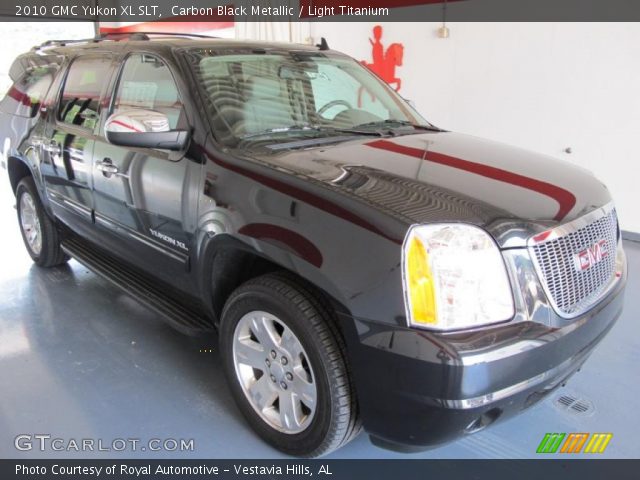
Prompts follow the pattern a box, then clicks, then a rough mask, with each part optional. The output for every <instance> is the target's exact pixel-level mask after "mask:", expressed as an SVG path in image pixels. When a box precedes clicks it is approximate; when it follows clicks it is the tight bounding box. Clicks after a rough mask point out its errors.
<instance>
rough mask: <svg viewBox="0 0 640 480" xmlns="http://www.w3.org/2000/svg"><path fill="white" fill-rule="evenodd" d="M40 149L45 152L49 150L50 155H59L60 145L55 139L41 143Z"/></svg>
mask: <svg viewBox="0 0 640 480" xmlns="http://www.w3.org/2000/svg"><path fill="white" fill-rule="evenodd" d="M42 149H43V150H44V151H45V152H49V153H50V154H51V155H60V145H58V142H56V141H55V140H52V141H51V142H49V143H46V142H45V143H43V144H42Z"/></svg>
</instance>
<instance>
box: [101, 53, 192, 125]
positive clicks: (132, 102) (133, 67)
mask: <svg viewBox="0 0 640 480" xmlns="http://www.w3.org/2000/svg"><path fill="white" fill-rule="evenodd" d="M129 109H147V110H154V111H156V112H160V113H163V114H165V115H166V116H167V118H168V119H169V128H170V129H171V130H174V129H176V128H177V126H178V121H179V119H180V115H181V113H182V102H181V100H180V95H179V94H178V88H177V86H176V83H175V80H174V79H173V76H172V75H171V71H170V70H169V68H168V67H167V66H166V65H165V63H164V62H163V61H162V60H160V59H159V58H157V57H155V56H153V55H149V54H146V53H141V54H134V55H131V56H129V57H127V59H126V61H125V64H124V68H123V69H122V73H121V75H120V80H119V81H118V90H117V92H116V97H115V102H114V108H113V111H112V112H111V113H119V112H123V111H125V110H129Z"/></svg>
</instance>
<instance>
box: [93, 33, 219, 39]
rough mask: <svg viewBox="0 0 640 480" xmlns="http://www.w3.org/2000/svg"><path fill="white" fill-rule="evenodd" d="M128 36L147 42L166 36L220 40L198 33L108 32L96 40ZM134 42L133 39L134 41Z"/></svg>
mask: <svg viewBox="0 0 640 480" xmlns="http://www.w3.org/2000/svg"><path fill="white" fill-rule="evenodd" d="M127 35H128V36H129V38H131V37H134V36H137V35H139V36H141V37H142V36H147V38H140V39H139V40H149V38H148V36H149V35H168V36H175V37H195V38H220V37H214V36H212V35H202V34H199V33H179V32H155V31H153V32H147V31H145V32H122V33H120V32H109V33H102V34H100V35H98V38H109V37H110V36H111V37H113V36H118V37H119V36H124V37H126V36H127ZM134 40H135V39H134Z"/></svg>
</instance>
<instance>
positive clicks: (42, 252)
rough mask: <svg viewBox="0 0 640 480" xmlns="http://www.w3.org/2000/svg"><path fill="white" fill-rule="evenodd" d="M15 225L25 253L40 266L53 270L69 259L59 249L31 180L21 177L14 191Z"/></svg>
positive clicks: (58, 243)
mask: <svg viewBox="0 0 640 480" xmlns="http://www.w3.org/2000/svg"><path fill="white" fill-rule="evenodd" d="M16 205H17V209H18V223H19V224H20V232H21V233H22V239H23V240H24V245H25V247H26V248H27V252H28V253H29V255H30V256H31V258H32V259H33V261H34V262H35V263H36V264H37V265H39V266H41V267H54V266H56V265H60V264H62V263H65V262H67V261H68V260H69V257H68V256H67V255H66V254H65V253H64V252H63V251H62V249H61V248H60V234H59V232H58V229H57V228H56V225H55V224H54V223H53V221H52V220H51V218H49V216H48V215H47V213H46V212H45V211H44V208H43V206H42V202H41V201H40V196H39V195H38V190H37V189H36V185H35V183H34V182H33V178H31V177H25V178H23V179H22V180H21V181H20V183H18V187H17V188H16Z"/></svg>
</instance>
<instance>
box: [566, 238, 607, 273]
mask: <svg viewBox="0 0 640 480" xmlns="http://www.w3.org/2000/svg"><path fill="white" fill-rule="evenodd" d="M608 254H609V252H608V251H607V241H606V240H598V241H597V242H596V243H594V244H593V245H591V246H590V247H587V248H585V249H584V250H582V251H580V252H578V253H576V254H575V257H574V259H575V267H576V270H578V271H579V272H582V271H584V270H588V269H590V268H591V267H593V266H594V265H595V264H596V263H600V262H601V261H602V260H603V259H604V258H605V257H606V256H607V255H608Z"/></svg>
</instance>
